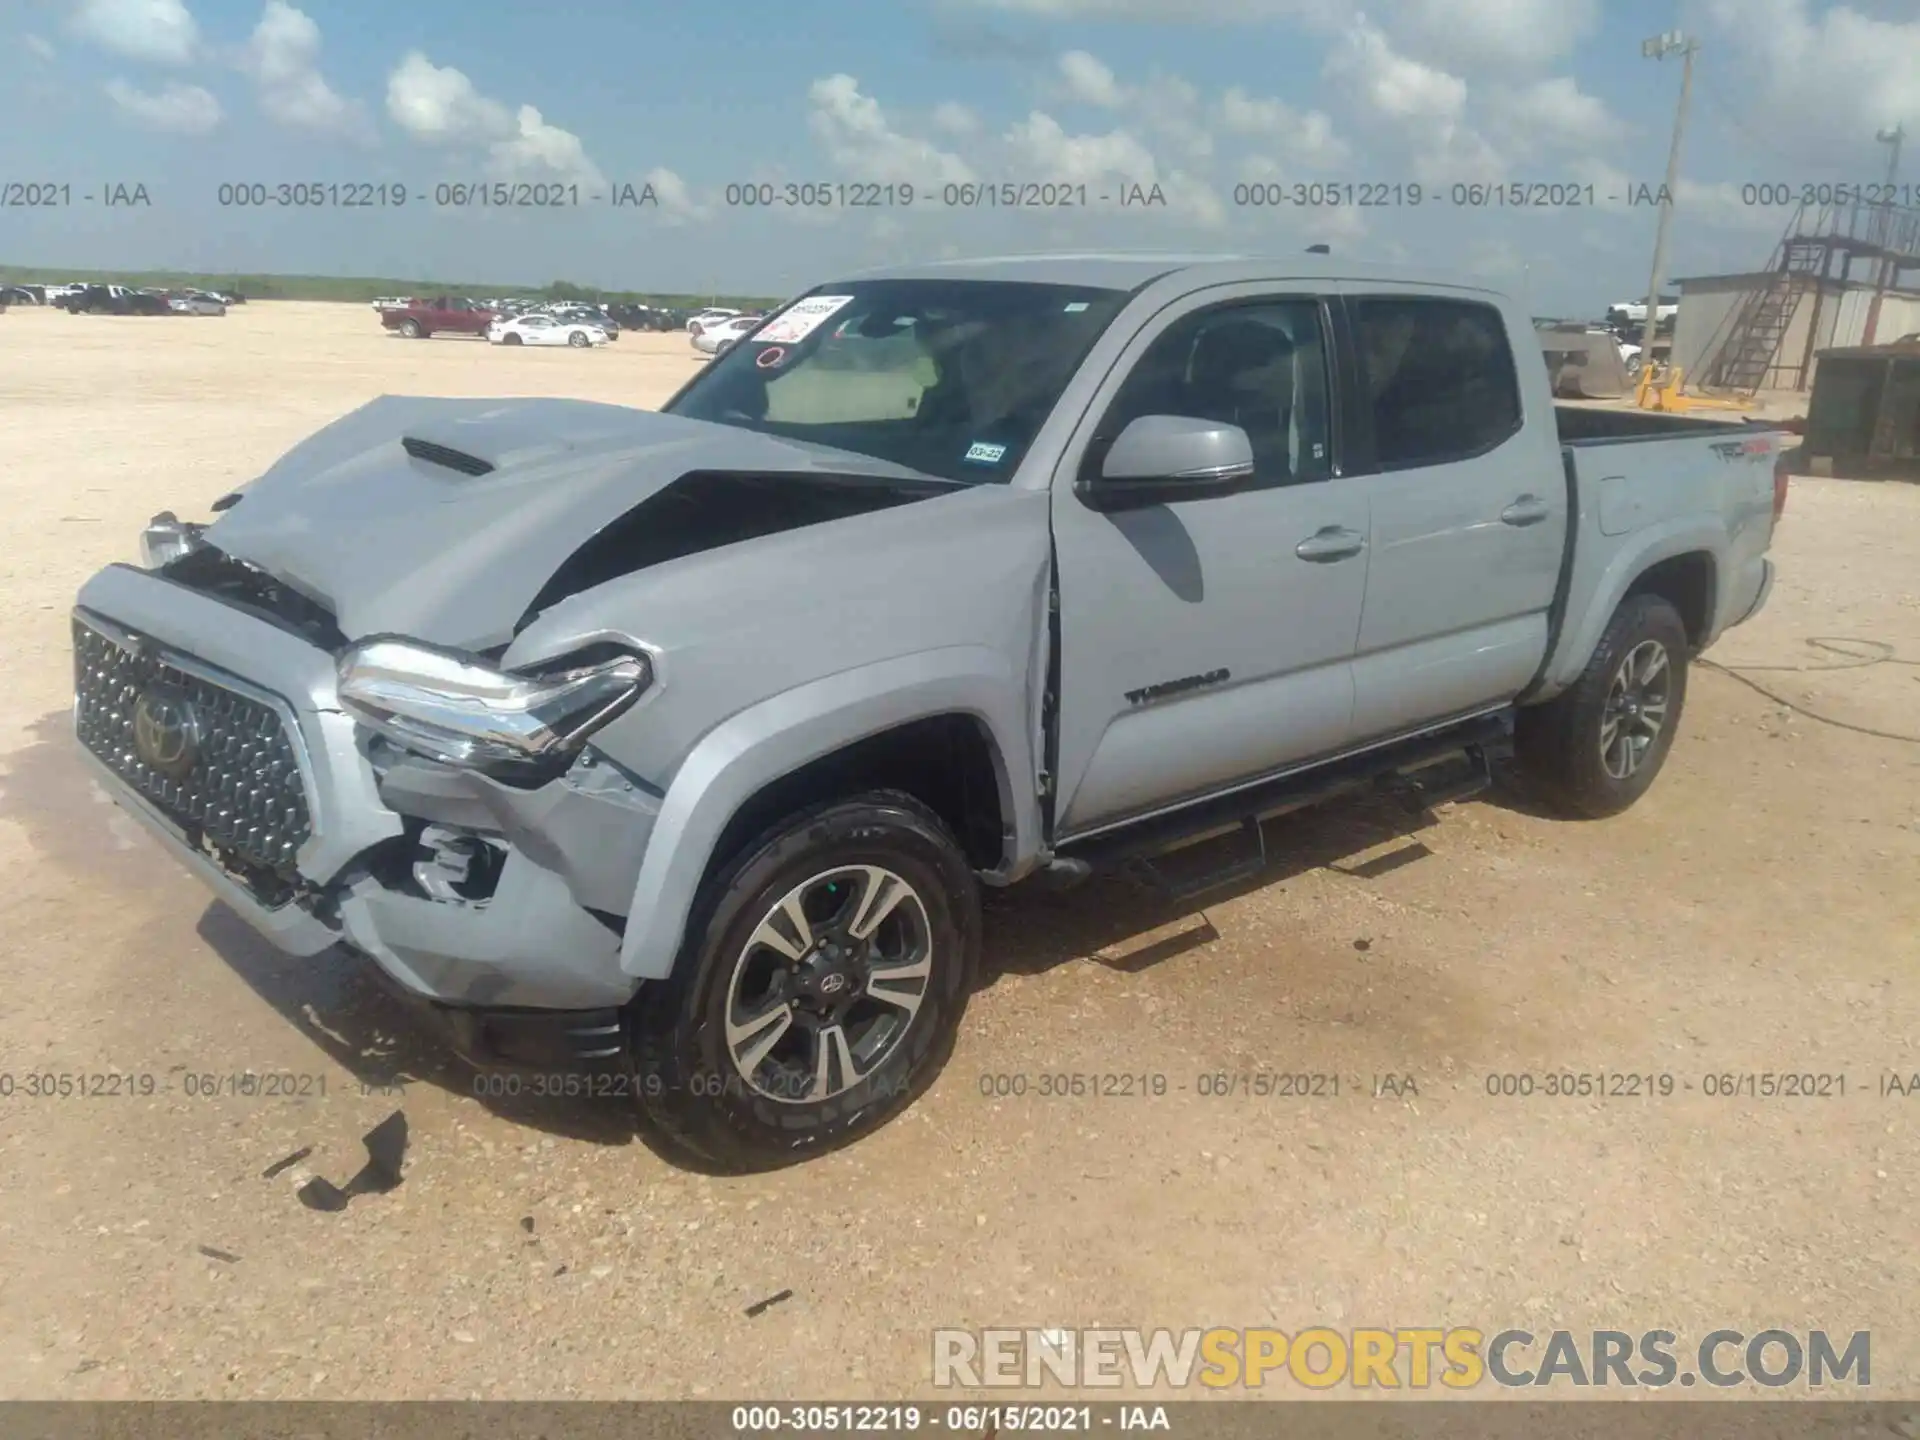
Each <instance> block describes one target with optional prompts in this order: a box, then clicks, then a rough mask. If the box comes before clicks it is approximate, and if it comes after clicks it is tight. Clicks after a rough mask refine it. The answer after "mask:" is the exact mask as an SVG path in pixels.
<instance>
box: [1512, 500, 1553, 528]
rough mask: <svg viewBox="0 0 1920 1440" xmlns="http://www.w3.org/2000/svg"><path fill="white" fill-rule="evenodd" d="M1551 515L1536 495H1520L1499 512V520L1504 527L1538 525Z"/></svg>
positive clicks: (1548, 508) (1550, 511) (1545, 503)
mask: <svg viewBox="0 0 1920 1440" xmlns="http://www.w3.org/2000/svg"><path fill="white" fill-rule="evenodd" d="M1552 513H1553V510H1552V509H1551V508H1550V507H1549V506H1548V504H1547V502H1546V501H1544V500H1542V499H1541V498H1540V497H1539V496H1538V495H1522V496H1521V497H1520V498H1519V499H1518V500H1516V501H1514V502H1513V503H1512V504H1511V505H1509V506H1507V508H1506V509H1504V510H1502V511H1501V512H1500V520H1501V523H1502V524H1505V525H1538V524H1539V523H1540V522H1541V521H1542V520H1544V519H1546V518H1547V517H1548V516H1549V515H1551V514H1552Z"/></svg>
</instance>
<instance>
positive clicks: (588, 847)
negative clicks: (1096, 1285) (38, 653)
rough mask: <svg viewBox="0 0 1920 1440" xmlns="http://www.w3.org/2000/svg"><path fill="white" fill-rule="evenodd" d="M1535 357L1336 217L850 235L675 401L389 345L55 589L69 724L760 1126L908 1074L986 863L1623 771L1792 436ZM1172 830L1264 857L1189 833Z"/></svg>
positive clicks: (147, 802)
mask: <svg viewBox="0 0 1920 1440" xmlns="http://www.w3.org/2000/svg"><path fill="white" fill-rule="evenodd" d="M1539 357H1540V349H1539V346H1538V344H1537V342H1536V340H1535V338H1534V335H1533V331H1532V328H1531V325H1530V322H1529V319H1528V317H1527V315H1526V314H1525V313H1524V312H1523V311H1522V310H1521V309H1519V308H1518V307H1516V306H1515V305H1514V304H1513V302H1512V301H1510V300H1508V299H1506V298H1503V297H1502V296H1500V295H1498V294H1495V293H1493V292H1491V291H1489V290H1486V289H1484V288H1480V287H1478V286H1475V285H1472V284H1469V283H1465V282H1462V281H1458V280H1448V279H1444V278H1436V277H1426V276H1419V275H1413V274H1408V273H1405V272H1400V271H1388V270H1380V269H1372V268H1368V267H1365V266H1361V265H1356V264H1353V263H1350V262H1345V261H1338V260H1333V259H1328V258H1324V257H1315V256H1303V257H1295V258H1288V259H1280V260H1271V261H1257V260H1226V261H1223V260H1194V259H1191V258H1180V257H1167V258H1147V257H1108V258H1102V257H1087V256H1072V257H1042V258H1031V259H1016V260H994V261H982V262H974V263H967V264H950V265H934V266H926V267H920V268H912V269H899V270H892V271H886V272H881V273H877V274H871V275H863V276H859V277H856V278H854V279H850V280H846V281H843V282H840V283H836V284H832V285H827V286H823V287H821V288H820V289H818V290H816V291H813V292H811V293H809V294H807V295H805V296H803V297H802V298H800V299H799V300H797V301H795V302H793V303H791V304H789V305H788V306H786V307H785V308H784V309H783V310H781V311H780V312H778V313H776V314H775V315H773V316H771V317H769V318H768V319H767V320H766V321H765V322H764V323H762V324H761V325H760V326H759V327H758V328H757V329H756V330H755V331H753V332H752V333H751V334H750V335H749V336H747V337H746V338H745V339H743V340H742V341H741V343H740V344H739V345H737V346H736V347H735V348H734V349H733V350H731V351H730V352H729V353H728V354H727V355H726V356H724V357H723V358H721V359H719V360H718V361H716V362H714V363H713V364H712V365H710V366H708V367H706V368H705V369H704V370H703V371H702V372H701V373H700V374H699V375H698V376H697V377H696V378H694V379H693V380H692V381H691V382H689V383H688V384H687V385H686V386H685V387H684V388H683V389H682V390H681V391H680V392H679V393H678V394H677V395H675V396H674V397H673V399H672V400H671V401H670V402H668V403H667V405H666V406H665V407H664V408H663V409H662V410H661V411H659V412H657V413H656V412H647V411H640V410H629V409H624V408H621V407H617V406H610V405H600V404H589V403H584V402H574V401H564V400H474V401H466V400H439V399H400V398H386V399H382V400H378V401H375V402H373V403H372V404H369V405H367V406H366V407H364V408H363V409H361V410H358V411H355V412H354V413H352V414H350V415H347V416H346V417H344V418H343V419H341V420H339V421H337V422H336V423H334V424H333V425H330V426H328V427H327V428H326V429H324V430H322V431H320V432H319V433H318V434H316V435H314V436H313V437H312V438H310V439H309V440H307V441H305V442H304V443H303V444H301V445H299V446H298V447H296V448H295V449H294V450H293V451H291V452H290V453H289V454H288V455H286V456H285V457H284V458H283V459H282V460H280V461H279V463H277V464H276V465H274V466H273V467H272V468H271V469H270V470H268V471H267V472H266V473H265V474H264V475H262V476H261V477H260V478H259V479H257V480H255V481H254V482H252V483H251V484H249V485H247V486H246V487H245V488H244V489H242V490H240V491H238V492H235V493H234V494H232V495H228V496H226V497H224V498H222V499H220V500H218V501H217V502H215V504H214V506H213V509H214V511H216V512H217V515H216V517H215V518H214V519H213V520H212V521H211V523H208V524H204V525H203V524H198V523H184V522H181V521H179V520H176V519H175V518H174V517H173V516H171V515H170V514H169V515H163V516H159V517H156V519H155V521H154V523H153V524H152V525H151V526H150V527H149V529H148V531H147V533H146V534H145V536H144V537H143V540H142V555H143V563H142V565H141V566H139V567H135V566H132V565H113V566H110V567H108V568H107V569H105V570H103V571H102V572H100V573H99V574H98V575H96V576H95V577H94V578H93V579H92V580H90V581H89V582H88V583H87V585H86V587H85V588H84V589H83V590H82V592H81V594H80V596H79V601H78V606H77V608H76V609H75V611H74V615H73V634H74V645H75V672H76V687H77V695H76V702H75V726H76V729H77V733H78V736H79V739H80V741H81V745H82V747H83V749H84V751H85V753H86V755H87V756H88V758H89V759H90V761H91V762H92V764H93V766H94V768H95V770H96V772H97V774H98V776H99V778H100V779H101V781H102V782H103V783H104V784H105V785H106V787H107V788H108V789H109V790H110V791H111V792H112V793H113V795H114V796H115V798H116V799H118V800H119V801H120V803H122V804H123V805H125V806H126V807H127V808H128V809H129V810H131V811H132V812H133V813H134V814H135V815H136V816H138V817H139V818H140V819H142V820H143V821H144V822H145V823H146V824H147V825H148V826H149V827H150V828H151V829H152V830H153V831H154V832H155V833H156V834H157V835H158V836H160V837H161V838H162V840H163V841H164V843H165V844H166V846H167V848H168V849H169V850H171V851H172V852H173V853H174V854H175V855H176V856H177V857H179V858H180V859H181V860H182V861H183V862H184V863H185V864H186V865H188V866H189V867H190V868H192V869H193V870H195V871H197V872H198V874H199V875H200V876H201V878H202V879H203V880H204V881H205V882H206V883H207V884H208V885H209V886H210V887H211V888H212V889H213V891H214V892H215V893H216V894H217V895H218V896H219V897H220V898H221V899H222V900H224V901H225V902H226V903H227V904H228V905H229V906H231V907H232V908H233V909H234V910H236V911H237V912H239V913H240V914H241V915H243V916H245V917H246V918H247V919H248V920H250V921H251V922H252V923H253V924H254V925H255V926H256V927H258V928H259V929H260V930H261V931H262V932H263V933H265V934H266V935H267V936H268V937H269V938H270V939H271V940H273V941H274V942H275V943H276V944H278V945H279V946H281V947H283V948H284V949H286V950H288V951H291V952H293V953H296V954H302V955H318V954H319V953H320V952H322V951H326V950H329V949H331V948H332V947H335V946H343V947H345V949H346V950H347V951H350V952H353V953H355V954H357V955H359V956H361V957H365V958H367V959H370V960H371V961H372V962H373V965H374V966H375V967H376V968H377V971H378V972H379V973H381V974H383V975H385V976H386V977H388V978H389V979H391V980H392V981H393V982H395V985H396V989H397V990H398V992H399V993H401V994H403V995H405V996H408V997H411V998H413V999H414V1000H416V1001H418V1002H420V1004H421V1005H422V1007H423V1008H424V1010H425V1011H426V1012H427V1013H430V1014H432V1015H434V1016H435V1017H437V1018H438V1019H439V1020H440V1021H441V1022H443V1028H444V1030H445V1031H446V1032H447V1033H448V1034H449V1035H450V1036H451V1038H452V1040H453V1043H454V1044H455V1045H456V1046H457V1048H458V1049H459V1051H460V1052H461V1053H462V1054H464V1055H465V1056H467V1057H468V1058H469V1059H471V1060H473V1061H474V1062H476V1063H479V1064H483V1065H497V1066H510V1067H519V1068H536V1069H542V1068H547V1067H552V1066H557V1065H562V1064H565V1065H569V1066H574V1065H579V1066H587V1067H610V1069H611V1070H612V1072H613V1073H615V1074H617V1075H619V1076H621V1077H623V1080H622V1085H623V1087H624V1088H628V1089H630V1090H631V1091H632V1093H634V1094H635V1095H636V1097H637V1098H638V1101H639V1104H640V1107H641V1110H642V1112H643V1114H644V1116H645V1117H647V1118H648V1119H649V1120H650V1121H651V1122H652V1123H653V1124H654V1125H656V1126H657V1127H658V1128H659V1132H660V1133H662V1134H664V1135H665V1136H667V1137H668V1138H670V1139H672V1140H674V1141H677V1142H679V1143H681V1144H682V1145H684V1146H688V1147H691V1148H692V1149H693V1150H694V1151H696V1152H698V1153H699V1154H700V1155H701V1156H703V1157H705V1159H706V1160H707V1161H709V1162H711V1163H713V1164H716V1165H720V1166H725V1167H728V1168H735V1169H751V1168H757V1167H765V1166H772V1165H779V1164H782V1163H786V1162H789V1161H792V1160H795V1159H799V1158H803V1157H805V1156H807V1155H811V1154H816V1153H819V1152H820V1151H822V1150H824V1149H826V1148H829V1147H831V1146H833V1145H835V1144H838V1143H842V1142H845V1141H847V1140H850V1139H852V1138H854V1137H856V1136H858V1135H861V1134H864V1133H866V1132H868V1131H871V1130H872V1129H873V1128H874V1127H876V1126H877V1125H879V1124H881V1123H883V1122H884V1121H885V1120H886V1119H887V1118H888V1117H889V1116H891V1115H892V1114H894V1113H896V1112H897V1111H898V1110H900V1109H901V1108H903V1107H904V1106H905V1105H907V1104H909V1103H910V1102H911V1100H912V1098H913V1097H914V1095H916V1094H917V1093H918V1092H919V1091H920V1090H921V1089H922V1088H923V1087H924V1086H925V1085H926V1084H927V1083H929V1081H930V1080H931V1079H932V1077H933V1076H934V1075H935V1074H936V1073H937V1072H938V1070H939V1068H940V1066H941V1064H942V1063H943V1062H944V1060H945V1057H946V1055H947V1054H948V1052H949V1050H950V1047H951V1045H952V1041H953V1037H954V1034H955V1030H956V1027H957V1026H958V1024H959V1022H960V1018H961V1012H962V1010H963V1008H964V1007H965V1005H966V1003H967V997H968V994H969V992H970V990H971V989H972V988H973V986H974V983H975V973H976V969H977V967H978V965H979V964H980V963H981V962H980V944H981V942H980V917H979V894H980V892H979V889H978V886H979V885H980V884H982V883H984V884H987V885H996V886H998V885H1008V884H1012V883H1014V882H1016V881H1021V880H1025V879H1028V878H1031V877H1048V878H1050V879H1051V880H1054V881H1062V882H1071V881H1074V880H1077V879H1079V878H1082V877H1084V876H1086V875H1088V874H1091V873H1093V872H1094V871H1095V870H1098V869H1101V868H1103V867H1107V866H1111V865H1116V864H1125V865H1127V866H1129V867H1130V868H1132V869H1134V870H1135V871H1136V872H1137V873H1143V874H1148V875H1158V876H1160V877H1161V878H1162V879H1164V880H1166V882H1167V883H1168V884H1169V885H1170V886H1173V887H1174V888H1176V889H1179V890H1180V891H1181V893H1190V889H1189V887H1190V886H1191V885H1193V884H1207V883H1212V882H1214V881H1218V880H1221V879H1224V878H1228V877H1239V876H1244V875H1246V874H1249V873H1252V872H1254V871H1256V870H1257V867H1258V863H1259V855H1260V847H1259V837H1260V835H1261V833H1262V832H1261V829H1260V822H1261V821H1262V820H1263V819H1264V818H1267V817H1271V816H1273V815H1275V814H1278V813H1281V812H1284V811H1286V810H1288V809H1290V808H1295V807H1298V806H1300V805H1302V804H1305V803H1309V802H1311V801H1315V800H1319V799H1321V798H1324V797H1326V796H1328V795H1331V794H1334V793H1336V792H1338V791H1341V790H1344V789H1349V788H1352V787H1355V786H1360V785H1380V784H1386V785H1388V786H1390V787H1392V788H1397V789H1399V790H1400V791H1401V792H1402V793H1403V794H1404V795H1406V796H1408V797H1410V799H1411V801H1412V803H1413V804H1415V805H1416V807H1425V806H1431V805H1433V804H1438V803H1440V802H1441V801H1442V800H1446V799H1453V798H1458V797H1460V796H1463V795H1466V794H1469V793H1472V791H1473V790H1474V789H1476V788H1477V787H1479V786H1480V785H1483V784H1484V783H1486V779H1487V774H1488V767H1489V764H1490V761H1491V760H1493V759H1495V758H1498V757H1499V756H1500V755H1501V754H1503V753H1513V754H1515V755H1517V757H1518V763H1519V764H1520V766H1521V767H1522V770H1523V772H1524V773H1525V774H1526V775H1528V776H1530V777H1531V780H1532V781H1533V782H1534V783H1535V784H1537V786H1538V787H1539V788H1540V790H1541V791H1542V792H1543V793H1544V794H1546V795H1548V796H1550V797H1552V799H1553V800H1554V801H1555V802H1556V803H1558V804H1559V805H1560V806H1561V807H1562V808H1563V809H1564V810H1565V811H1566V812H1567V813H1568V814H1570V815H1584V816H1603V815H1609V814H1612V813H1614V812H1617V811H1619V810H1621V809H1623V808H1625V807H1626V806H1628V805H1630V804H1632V803H1633V802H1634V801H1635V800H1636V799H1638V798H1639V796H1640V795H1641V794H1642V793H1644V791H1645V790H1646V788H1647V786H1648V785H1649V784H1650V783H1651V782H1652V780H1653V777H1654V775H1655V774H1656V773H1657V772H1658V770H1659V769H1660V767H1661V764H1662V762H1663V760H1664V759H1665V757H1666V755H1667V752H1668V748H1669V746H1670V745H1671V744H1672V741H1673V736H1674V731H1675V728H1676V726H1677V725H1678V723H1679V720H1680V712H1681V706H1682V702H1683V700H1684V698H1685V693H1686V675H1687V665H1688V660H1689V657H1691V656H1693V655H1695V654H1697V653H1698V652H1699V651H1700V650H1702V649H1703V648H1705V647H1706V646H1708V645H1710V644H1712V643H1713V641H1714V640H1715V638H1716V637H1717V636H1718V635H1719V634H1720V633H1721V632H1722V631H1723V630H1724V629H1725V628H1726V627H1728V626H1729V625H1734V624H1738V623H1739V622H1741V621H1742V620H1744V619H1746V618H1747V617H1748V616H1749V615H1751V614H1752V613H1753V612H1754V611H1755V610H1757V609H1758V608H1759V607H1760V605H1761V604H1762V603H1763V602H1764V601H1765V599H1766V596H1767V592H1768V588H1769V585H1770V583H1771V580H1772V567H1771V564H1770V562H1769V561H1768V560H1767V558H1766V552H1767V549H1768V546H1769V543H1770V541H1771V539H1772V535H1773V530H1774V526H1775V524H1776V522H1777V520H1778V518H1779V515H1780V512H1781V508H1782V505H1783V503H1784V501H1785V498H1786V489H1785V472H1784V469H1783V468H1781V466H1780V464H1779V461H1780V458H1781V453H1782V452H1781V436H1780V435H1778V434H1776V433H1772V432H1769V431H1766V430H1763V429H1760V428H1759V427H1756V426H1751V425H1746V424H1742V423H1725V422H1720V423H1716V422H1709V421H1697V420H1692V419H1688V418H1682V417H1671V416H1661V415H1650V414H1643V413H1638V412H1621V411H1608V410H1603V409H1597V408H1576V407H1571V406H1561V407H1556V406H1555V404H1554V401H1553V399H1552V397H1551V395H1550V394H1549V391H1548V381H1547V375H1546V372H1545V368H1544V366H1543V364H1542V362H1541V360H1540V358H1539ZM1215 837H1225V838H1224V842H1219V841H1216V840H1215ZM1199 838H1206V839H1209V840H1210V841H1211V842H1214V843H1216V844H1217V843H1226V844H1228V845H1229V846H1230V845H1231V844H1232V843H1233V842H1234V841H1235V840H1236V838H1237V839H1239V840H1242V841H1244V843H1245V846H1246V853H1245V854H1244V855H1239V856H1236V857H1235V858H1234V859H1233V861H1232V863H1223V864H1221V865H1220V866H1218V867H1217V868H1215V869H1213V870H1211V871H1207V870H1203V871H1202V873H1201V874H1200V875H1199V876H1198V877H1192V876H1188V877H1187V878H1186V879H1181V880H1176V879H1175V878H1174V872H1175V871H1177V870H1180V869H1181V868H1182V867H1181V866H1178V865H1176V864H1175V863H1174V862H1172V861H1170V860H1168V859H1167V856H1168V854H1169V852H1171V851H1174V850H1176V849H1179V850H1181V851H1183V852H1184V855H1185V856H1186V858H1187V859H1188V860H1191V858H1192V856H1193V855H1194V854H1195V853H1196V849H1195V846H1194V844H1193V842H1194V841H1195V840H1196V839H1199ZM1184 868H1185V869H1186V870H1188V871H1190V870H1191V869H1192V868H1193V867H1192V866H1191V865H1187V866H1185V867H1184Z"/></svg>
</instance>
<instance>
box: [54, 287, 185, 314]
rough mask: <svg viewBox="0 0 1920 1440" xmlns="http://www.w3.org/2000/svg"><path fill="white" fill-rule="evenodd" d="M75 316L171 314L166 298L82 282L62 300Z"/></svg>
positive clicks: (64, 306)
mask: <svg viewBox="0 0 1920 1440" xmlns="http://www.w3.org/2000/svg"><path fill="white" fill-rule="evenodd" d="M61 305H62V308H64V309H65V310H67V311H68V312H69V313H70V314H74V315H170V314H172V313H173V312H172V309H171V308H170V307H169V306H168V304H167V297H166V296H164V295H161V294H158V293H156V292H154V291H151V290H134V289H131V288H129V287H127V286H125V285H84V286H82V287H81V288H80V289H79V290H78V291H77V292H74V293H71V294H69V295H67V296H66V297H65V298H64V299H63V300H62V301H61Z"/></svg>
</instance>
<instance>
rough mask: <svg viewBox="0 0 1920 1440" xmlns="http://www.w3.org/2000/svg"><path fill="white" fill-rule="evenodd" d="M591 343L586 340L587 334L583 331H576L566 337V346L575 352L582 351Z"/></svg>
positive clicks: (589, 340)
mask: <svg viewBox="0 0 1920 1440" xmlns="http://www.w3.org/2000/svg"><path fill="white" fill-rule="evenodd" d="M592 343H593V341H592V340H591V339H589V338H588V336H587V333H586V332H585V331H584V330H576V331H574V332H573V334H571V335H569V336H567V344H569V345H571V346H572V347H573V348H574V349H576V350H584V349H586V348H587V346H589V345H591V344H592Z"/></svg>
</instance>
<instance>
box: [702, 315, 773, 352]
mask: <svg viewBox="0 0 1920 1440" xmlns="http://www.w3.org/2000/svg"><path fill="white" fill-rule="evenodd" d="M765 318H766V317H765V316H763V315H735V316H734V317H733V318H732V319H731V320H717V321H715V322H714V323H713V324H711V325H708V326H706V327H705V328H704V329H701V330H695V331H693V332H692V337H693V348H694V349H696V350H698V351H699V352H700V353H701V354H702V355H724V354H726V353H727V351H729V350H731V349H732V348H733V347H734V346H735V345H737V344H739V342H740V341H741V340H742V339H743V338H744V337H746V336H747V335H750V334H751V333H752V332H753V330H754V327H756V326H757V325H759V323H760V322H761V321H762V320H763V319H765Z"/></svg>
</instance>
